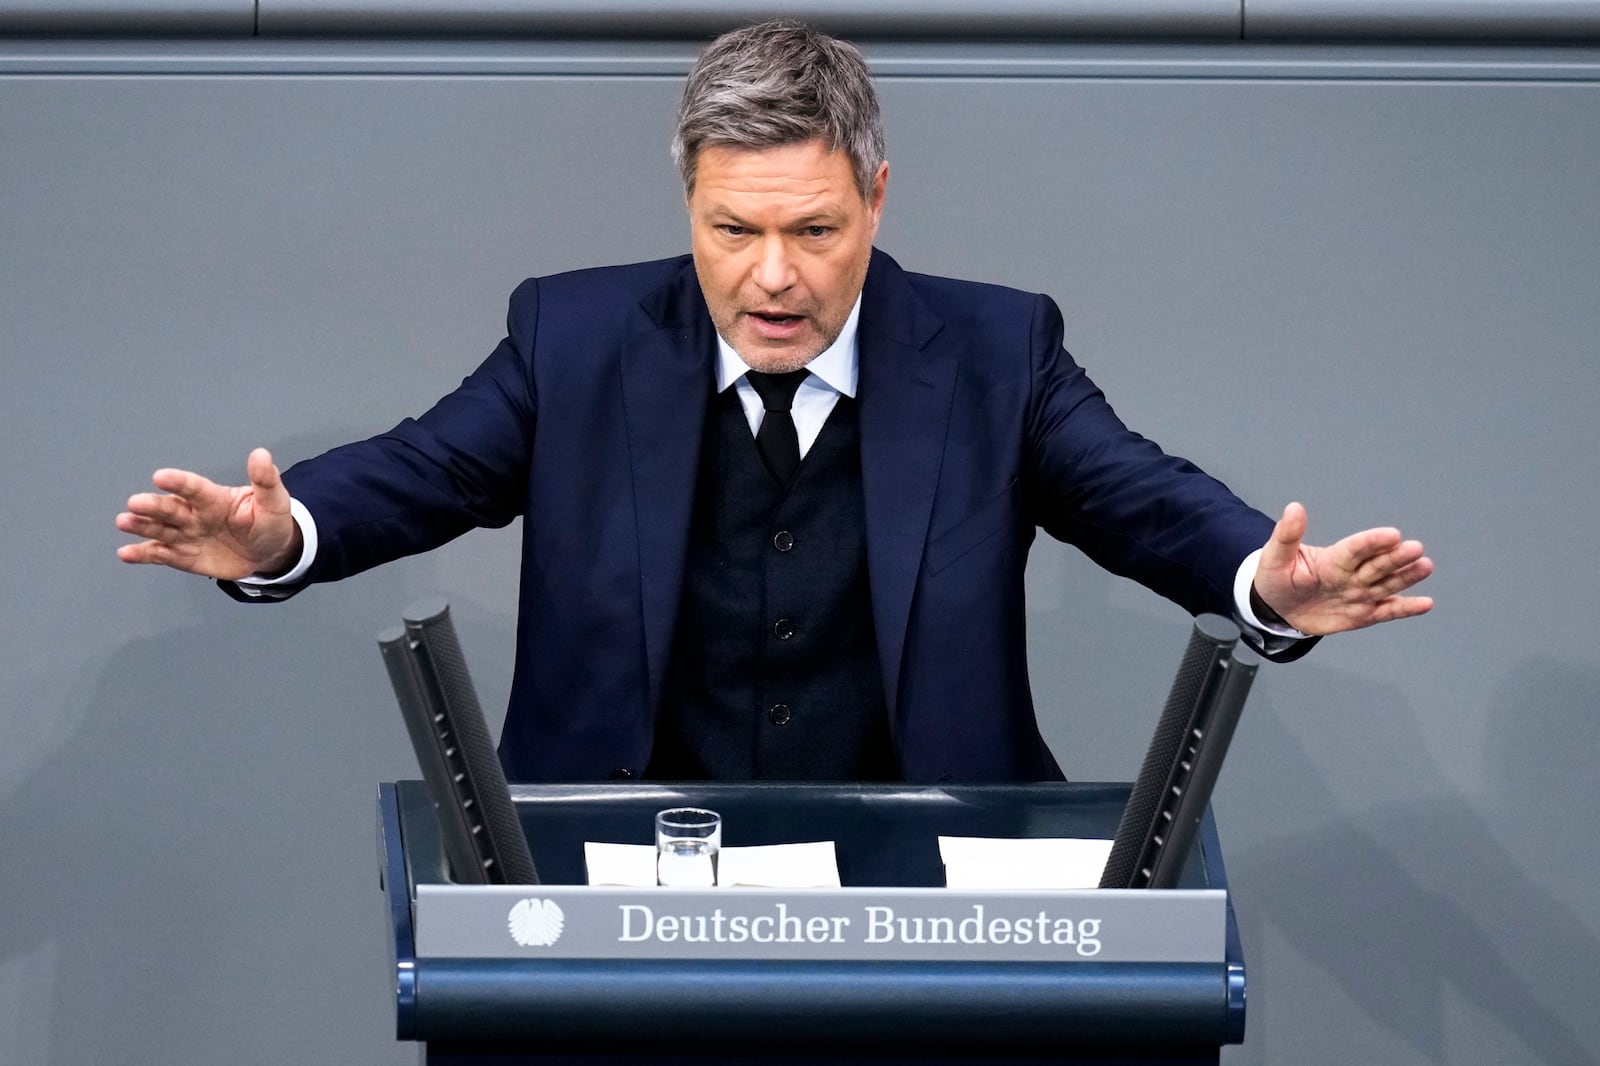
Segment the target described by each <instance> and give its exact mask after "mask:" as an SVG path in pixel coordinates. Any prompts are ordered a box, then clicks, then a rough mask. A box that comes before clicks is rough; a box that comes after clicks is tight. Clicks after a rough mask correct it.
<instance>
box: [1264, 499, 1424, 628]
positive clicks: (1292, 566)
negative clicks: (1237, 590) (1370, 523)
mask: <svg viewBox="0 0 1600 1066" xmlns="http://www.w3.org/2000/svg"><path fill="white" fill-rule="evenodd" d="M1305 534H1306V509H1305V508H1304V507H1302V506H1301V505H1300V504H1298V503H1291V504H1290V505H1289V506H1287V507H1285V508H1284V509H1283V517H1282V518H1281V519H1279V520H1278V525H1277V527H1276V528H1275V529H1273V531H1272V539H1270V540H1268V541H1267V543H1266V546H1265V547H1264V548H1263V549H1262V551H1261V562H1260V565H1259V566H1258V567H1257V569H1256V580H1255V589H1256V593H1257V595H1259V596H1260V597H1261V599H1263V600H1264V601H1266V604H1267V606H1268V607H1270V608H1272V610H1274V611H1276V612H1277V613H1278V614H1279V615H1281V616H1282V617H1283V620H1284V621H1286V622H1288V623H1289V624H1290V625H1291V626H1293V627H1294V628H1296V629H1298V630H1300V632H1302V633H1308V634H1311V635H1312V636H1322V635H1324V634H1328V633H1342V632H1344V631H1346V630H1349V629H1361V628H1363V627H1365V626H1370V625H1375V624H1377V623H1378V622H1389V621H1393V620H1394V619H1396V618H1410V617H1412V616H1414V615H1419V614H1424V613H1426V612H1427V611H1429V610H1430V609H1432V607H1433V598H1432V597H1430V596H1402V595H1400V594H1401V593H1402V592H1404V591H1405V590H1406V589H1409V588H1410V587H1411V586H1413V585H1415V584H1416V583H1417V582H1419V581H1421V580H1422V579H1423V578H1425V577H1427V576H1428V575H1429V574H1431V573H1433V560H1432V559H1429V558H1428V557H1427V556H1426V555H1424V554H1423V550H1422V542H1421V541H1416V540H1404V539H1402V538H1401V536H1400V531H1399V530H1398V529H1392V528H1380V529H1368V530H1365V531H1363V532H1360V533H1352V534H1351V535H1350V536H1348V537H1345V538H1344V539H1343V540H1341V541H1339V542H1337V543H1335V544H1333V545H1330V546H1329V547H1326V548H1318V547H1315V546H1313V545H1310V544H1306V543H1305V542H1304V539H1305Z"/></svg>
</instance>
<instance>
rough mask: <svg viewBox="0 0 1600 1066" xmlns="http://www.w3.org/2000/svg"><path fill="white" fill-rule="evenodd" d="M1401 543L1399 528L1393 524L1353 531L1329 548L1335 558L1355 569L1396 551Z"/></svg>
mask: <svg viewBox="0 0 1600 1066" xmlns="http://www.w3.org/2000/svg"><path fill="white" fill-rule="evenodd" d="M1400 543H1401V541H1400V531H1399V530H1398V529H1395V528H1394V527H1393V526H1379V527H1377V528H1375V529H1363V530H1362V531H1361V532H1359V533H1352V534H1350V535H1349V536H1348V537H1344V538H1343V539H1341V540H1339V541H1338V542H1336V543H1335V544H1333V545H1332V546H1331V547H1330V548H1329V549H1328V550H1329V551H1330V552H1331V553H1333V556H1334V558H1336V559H1340V560H1342V561H1343V565H1344V566H1345V567H1346V568H1348V569H1349V570H1352V571H1355V570H1359V569H1360V568H1361V567H1362V566H1364V565H1366V564H1367V563H1368V562H1369V561H1370V560H1373V559H1376V558H1377V557H1379V556H1381V555H1383V554H1384V553H1385V552H1392V551H1394V550H1395V549H1396V548H1398V547H1399V546H1400Z"/></svg>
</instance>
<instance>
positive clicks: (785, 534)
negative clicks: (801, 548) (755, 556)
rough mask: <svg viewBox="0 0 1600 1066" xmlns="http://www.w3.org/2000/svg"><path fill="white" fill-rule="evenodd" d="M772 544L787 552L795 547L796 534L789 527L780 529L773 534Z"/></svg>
mask: <svg viewBox="0 0 1600 1066" xmlns="http://www.w3.org/2000/svg"><path fill="white" fill-rule="evenodd" d="M772 546H773V547H774V548H777V549H778V550H779V551H781V552H786V551H788V550H789V549H790V548H792V547H794V534H793V533H790V532H789V531H788V530H787V529H780V530H778V532H776V533H774V534H773V535H772Z"/></svg>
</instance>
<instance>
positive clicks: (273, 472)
mask: <svg viewBox="0 0 1600 1066" xmlns="http://www.w3.org/2000/svg"><path fill="white" fill-rule="evenodd" d="M245 472H246V474H248V475H249V478H250V487H251V489H253V490H254V492H255V498H256V504H257V506H260V507H264V508H265V509H266V510H268V511H270V512H273V513H282V512H285V511H287V510H288V509H289V492H288V490H287V489H285V488H284V487H283V477H282V475H280V474H279V473H278V468H277V467H276V466H275V465H273V462H272V453H271V452H269V451H267V449H265V448H257V449H255V450H254V451H252V452H251V453H250V457H249V458H248V459H246V460H245Z"/></svg>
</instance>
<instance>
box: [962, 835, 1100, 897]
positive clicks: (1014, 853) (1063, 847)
mask: <svg viewBox="0 0 1600 1066" xmlns="http://www.w3.org/2000/svg"><path fill="white" fill-rule="evenodd" d="M939 854H940V856H941V857H942V858H943V859H944V883H945V886H946V887H947V888H962V889H995V888H1034V889H1037V888H1098V887H1099V886H1100V875H1101V874H1102V873H1103V872H1104V871H1105V868H1106V859H1107V858H1109V857H1110V855H1111V841H1109V840H1080V839H1068V838H1057V837H1030V838H1027V839H1023V840H1013V839H1000V838H995V837H940V838H939Z"/></svg>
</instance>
